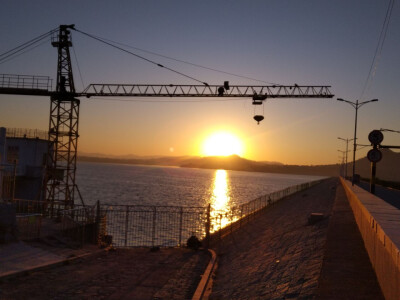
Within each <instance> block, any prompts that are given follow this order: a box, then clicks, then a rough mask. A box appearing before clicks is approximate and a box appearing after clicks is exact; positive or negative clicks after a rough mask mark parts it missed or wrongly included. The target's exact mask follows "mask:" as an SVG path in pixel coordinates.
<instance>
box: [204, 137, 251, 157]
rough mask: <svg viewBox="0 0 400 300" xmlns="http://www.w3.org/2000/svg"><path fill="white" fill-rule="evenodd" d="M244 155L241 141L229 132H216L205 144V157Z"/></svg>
mask: <svg viewBox="0 0 400 300" xmlns="http://www.w3.org/2000/svg"><path fill="white" fill-rule="evenodd" d="M232 154H236V155H239V156H241V155H242V154H243V145H242V142H241V141H240V139H239V138H238V137H237V136H235V135H233V134H231V133H228V132H216V133H213V134H212V135H210V136H209V137H208V138H207V139H206V140H205V141H204V143H203V155H205V156H229V155H232Z"/></svg>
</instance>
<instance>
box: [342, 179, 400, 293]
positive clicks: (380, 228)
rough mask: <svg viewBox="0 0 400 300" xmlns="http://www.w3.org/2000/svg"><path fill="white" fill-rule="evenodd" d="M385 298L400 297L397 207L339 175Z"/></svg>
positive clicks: (399, 214)
mask: <svg viewBox="0 0 400 300" xmlns="http://www.w3.org/2000/svg"><path fill="white" fill-rule="evenodd" d="M341 182H342V185H343V187H344V188H345V191H346V195H347V198H348V200H349V203H350V206H351V208H352V210H353V213H354V217H355V219H356V222H357V225H358V228H359V230H360V232H361V235H362V237H363V240H364V245H365V248H366V249H367V252H368V256H369V258H370V261H371V264H372V266H373V268H374V270H375V273H376V276H377V278H378V282H379V285H380V287H381V289H382V292H383V294H384V296H385V299H393V300H398V299H400V250H399V249H400V210H398V209H397V208H395V207H393V206H391V205H390V204H388V203H386V202H385V201H383V200H382V199H380V198H378V197H376V196H374V195H372V194H371V193H369V192H367V191H365V190H363V189H361V188H359V187H358V186H352V185H351V182H349V181H346V180H344V179H343V178H341Z"/></svg>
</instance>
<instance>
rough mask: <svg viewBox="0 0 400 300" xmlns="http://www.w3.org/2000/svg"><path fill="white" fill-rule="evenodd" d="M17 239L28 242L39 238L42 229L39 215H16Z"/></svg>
mask: <svg viewBox="0 0 400 300" xmlns="http://www.w3.org/2000/svg"><path fill="white" fill-rule="evenodd" d="M16 219H17V226H18V238H19V239H21V240H29V239H35V238H39V237H40V230H41V227H42V215H41V214H25V215H17V216H16Z"/></svg>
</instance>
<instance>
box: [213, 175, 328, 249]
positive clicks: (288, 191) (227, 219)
mask: <svg viewBox="0 0 400 300" xmlns="http://www.w3.org/2000/svg"><path fill="white" fill-rule="evenodd" d="M323 180H325V179H321V180H316V181H311V182H307V183H302V184H298V185H294V186H290V187H287V188H285V189H283V190H280V191H276V192H272V193H270V194H267V195H264V196H261V197H258V198H256V199H254V200H252V201H250V202H247V203H245V204H242V205H240V206H238V207H232V208H231V209H230V210H229V211H215V210H214V211H212V210H211V213H210V218H211V222H210V223H211V224H210V225H211V226H210V239H209V240H208V241H206V242H207V243H211V244H212V243H216V242H218V241H220V240H221V239H223V238H224V237H225V236H226V235H228V234H230V233H232V232H234V231H235V230H237V229H239V228H241V227H242V226H243V225H245V224H246V223H248V222H249V221H250V220H252V219H253V218H255V217H256V215H257V214H259V213H260V212H262V211H263V210H264V209H266V208H267V207H268V206H270V205H273V204H274V203H276V202H277V201H278V200H281V199H283V198H285V197H288V196H290V195H292V194H295V193H297V192H300V191H303V190H306V189H308V188H310V187H312V186H314V185H316V184H318V183H321V182H322V181H323Z"/></svg>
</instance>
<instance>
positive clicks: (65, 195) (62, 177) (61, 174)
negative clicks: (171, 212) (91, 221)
mask: <svg viewBox="0 0 400 300" xmlns="http://www.w3.org/2000/svg"><path fill="white" fill-rule="evenodd" d="M69 29H73V25H61V26H60V29H59V32H58V35H57V36H56V37H55V38H54V39H52V45H53V47H56V48H57V50H58V63H57V82H56V91H55V93H53V94H52V95H51V96H50V121H49V143H48V145H49V151H48V162H47V168H48V169H47V172H46V173H47V174H46V181H47V182H46V201H48V203H49V204H50V206H49V209H50V214H51V215H54V214H55V213H56V212H57V211H58V210H60V209H68V208H73V206H74V198H75V197H74V196H75V186H76V185H75V173H76V158H77V150H78V137H79V134H78V124H79V104H80V101H79V99H76V98H75V85H74V78H73V73H72V64H71V56H70V52H69V48H70V47H72V42H71V37H70V31H69Z"/></svg>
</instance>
